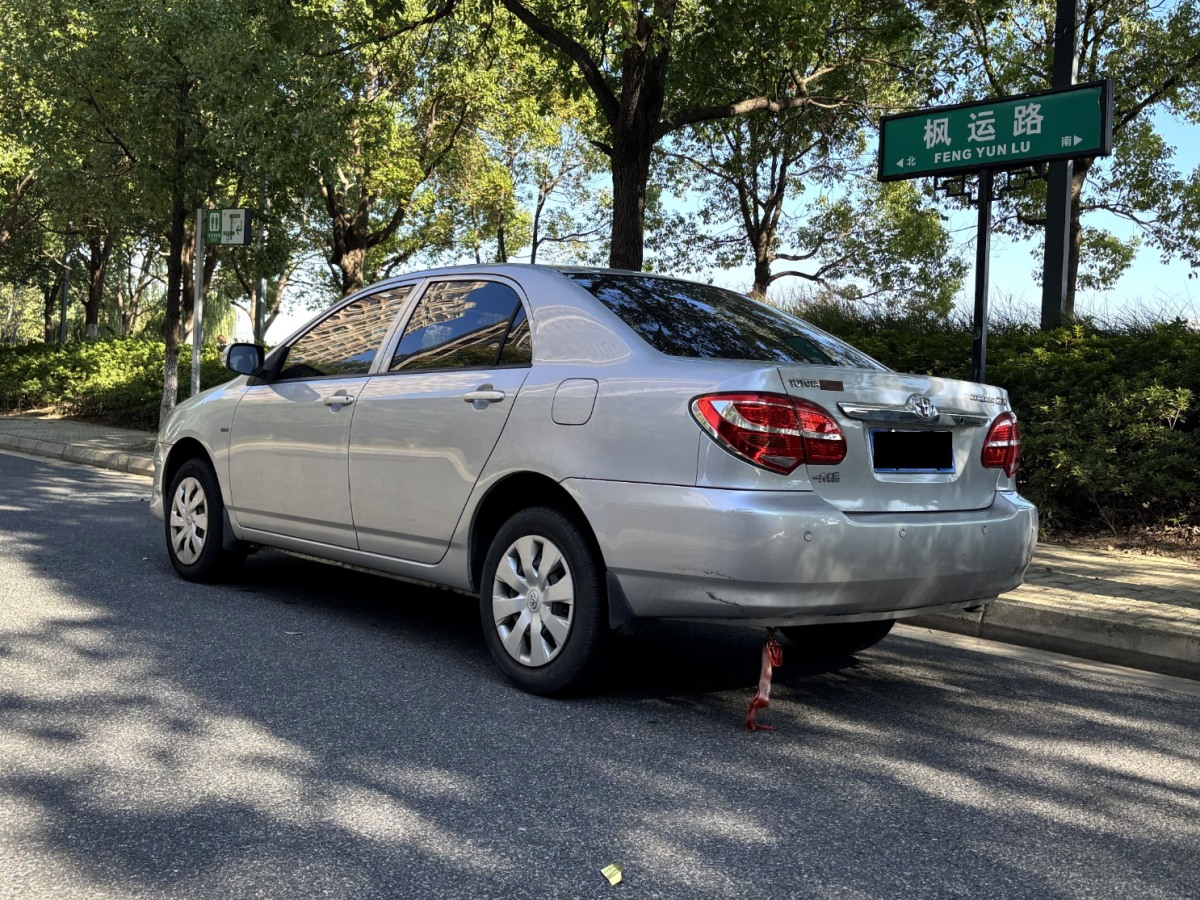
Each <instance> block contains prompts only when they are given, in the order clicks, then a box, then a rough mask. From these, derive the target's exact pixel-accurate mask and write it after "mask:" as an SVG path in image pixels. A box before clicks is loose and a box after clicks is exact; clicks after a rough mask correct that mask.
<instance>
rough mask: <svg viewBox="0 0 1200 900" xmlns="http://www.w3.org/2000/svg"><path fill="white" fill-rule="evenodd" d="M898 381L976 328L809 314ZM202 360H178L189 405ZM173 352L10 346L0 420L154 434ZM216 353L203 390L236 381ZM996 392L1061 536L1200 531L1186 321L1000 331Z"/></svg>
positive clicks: (1195, 383) (945, 360)
mask: <svg viewBox="0 0 1200 900" xmlns="http://www.w3.org/2000/svg"><path fill="white" fill-rule="evenodd" d="M799 312H800V314H801V315H803V316H804V317H805V318H807V319H809V320H810V321H812V322H814V323H815V324H817V325H820V326H821V327H823V328H826V329H828V330H829V331H832V332H833V333H835V334H838V335H840V336H841V337H843V338H845V339H846V340H848V341H850V343H852V344H854V345H856V346H858V347H860V348H861V349H863V350H865V351H866V352H867V353H870V354H871V355H872V356H874V357H876V358H877V359H879V360H880V361H882V362H884V363H886V364H887V365H889V366H891V367H892V368H894V369H897V370H899V371H904V372H917V373H922V374H937V375H941V376H945V377H951V378H969V377H970V371H971V329H970V325H969V323H967V322H964V321H958V322H954V321H946V320H943V319H927V318H903V317H882V316H876V317H870V316H858V315H854V314H850V313H847V311H846V310H845V309H838V308H829V307H817V308H809V309H804V310H799ZM190 364H191V351H190V348H187V347H185V348H183V349H182V351H181V354H180V370H181V371H180V395H179V396H180V399H182V398H183V397H185V396H186V395H187V393H188V387H187V385H188V377H189V371H190ZM162 367H163V346H162V344H161V343H156V342H153V341H145V340H138V339H125V340H117V341H104V342H97V343H80V344H69V345H66V346H57V345H45V344H32V345H26V346H21V347H0V409H3V410H6V411H12V410H20V409H36V408H42V407H55V408H57V409H58V410H60V411H62V412H64V413H67V414H71V415H78V416H82V417H85V418H88V419H91V420H93V421H98V422H103V423H107V424H113V425H123V426H126V427H129V428H145V429H149V430H154V429H155V428H156V427H157V423H158V408H159V400H160V396H161V391H162ZM229 377H231V376H230V373H229V372H228V371H227V370H226V369H224V368H222V367H221V365H220V362H219V360H218V356H217V350H216V348H215V347H205V348H204V352H203V365H202V368H201V383H202V385H203V386H204V387H209V386H211V385H214V384H219V383H221V382H223V381H226V380H228V379H229ZM987 380H988V382H989V383H991V384H995V385H998V386H1000V387H1003V388H1005V389H1006V390H1007V391H1008V392H1009V396H1010V398H1011V400H1012V404H1013V408H1014V409H1015V410H1016V413H1017V416H1018V418H1019V419H1020V421H1021V432H1022V442H1023V447H1022V453H1023V460H1024V463H1023V469H1022V471H1021V474H1020V486H1021V490H1022V492H1023V493H1024V494H1025V495H1026V496H1028V497H1029V498H1030V499H1031V500H1033V501H1034V502H1035V503H1037V504H1038V507H1039V508H1040V510H1041V515H1042V521H1043V523H1044V524H1045V525H1047V526H1049V527H1050V528H1051V529H1061V530H1080V529H1093V528H1110V529H1113V530H1122V529H1124V528H1128V527H1133V526H1139V525H1158V524H1179V523H1184V522H1196V521H1200V414H1198V409H1200V332H1197V331H1196V330H1194V329H1192V328H1189V327H1188V326H1187V325H1186V324H1185V323H1183V322H1171V323H1159V324H1153V325H1135V326H1129V327H1125V328H1123V329H1101V328H1097V327H1094V326H1089V325H1075V326H1072V327H1069V328H1060V329H1058V330H1056V331H1051V332H1042V331H1039V330H1037V329H1036V328H1034V327H1033V326H1030V325H1028V324H1020V323H1012V322H1008V323H1004V322H1001V323H999V324H998V325H997V326H996V327H995V328H994V329H993V330H992V332H991V333H990V334H989V337H988V370H987Z"/></svg>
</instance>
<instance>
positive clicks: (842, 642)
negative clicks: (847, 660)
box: [780, 619, 896, 658]
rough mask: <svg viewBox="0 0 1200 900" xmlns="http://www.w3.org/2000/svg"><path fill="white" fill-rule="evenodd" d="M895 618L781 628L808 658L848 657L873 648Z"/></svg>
mask: <svg viewBox="0 0 1200 900" xmlns="http://www.w3.org/2000/svg"><path fill="white" fill-rule="evenodd" d="M894 624H896V622H895V620H894V619H887V620H885V621H882V622H835V623H834V624H832V625H796V626H793V627H791V628H781V629H780V631H782V632H783V633H784V634H785V635H786V636H787V638H788V640H790V641H791V642H792V643H793V644H795V645H796V648H797V649H798V650H799V651H800V653H801V654H802V655H804V656H807V657H810V658H811V657H834V656H849V655H850V654H852V653H857V652H858V651H860V650H866V649H867V648H868V647H874V646H875V645H876V644H878V643H879V642H880V641H882V640H883V639H884V638H885V637H887V636H888V632H890V631H891V630H892V626H893V625H894Z"/></svg>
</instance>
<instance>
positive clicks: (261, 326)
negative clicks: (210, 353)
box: [254, 175, 271, 344]
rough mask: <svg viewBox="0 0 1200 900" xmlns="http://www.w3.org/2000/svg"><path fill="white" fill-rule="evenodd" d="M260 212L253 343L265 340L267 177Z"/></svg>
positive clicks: (268, 205)
mask: <svg viewBox="0 0 1200 900" xmlns="http://www.w3.org/2000/svg"><path fill="white" fill-rule="evenodd" d="M261 200H262V210H263V227H262V229H261V230H262V238H261V240H260V241H259V244H258V246H259V251H258V253H257V254H256V255H257V257H258V302H257V303H255V304H254V341H255V343H259V344H261V343H263V342H264V340H265V339H266V335H265V333H264V332H266V330H267V275H266V272H265V269H266V265H267V264H266V262H265V258H266V252H267V229H266V224H267V216H266V214H267V213H268V212H269V211H270V209H271V200H270V198H269V197H268V196H267V176H266V175H263V177H262V198H261Z"/></svg>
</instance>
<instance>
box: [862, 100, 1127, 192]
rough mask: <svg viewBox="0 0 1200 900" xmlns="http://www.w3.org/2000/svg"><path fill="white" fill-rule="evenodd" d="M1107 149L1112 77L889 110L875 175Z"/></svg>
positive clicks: (951, 171) (909, 174) (957, 169)
mask: <svg viewBox="0 0 1200 900" xmlns="http://www.w3.org/2000/svg"><path fill="white" fill-rule="evenodd" d="M1111 152H1112V86H1111V82H1109V81H1107V80H1105V81H1094V82H1091V83H1089V84H1079V85H1074V86H1072V87H1069V88H1060V89H1058V90H1055V91H1042V92H1040V93H1036V94H1022V95H1021V96H1019V97H1005V98H1002V99H1000V100H987V101H984V102H982V103H963V104H959V105H957V106H941V107H936V108H934V109H923V110H920V111H919V112H915V113H904V114H902V115H898V116H887V117H885V118H884V119H883V121H882V122H880V127H879V180H880V181H899V180H901V179H904V178H919V177H921V176H924V175H957V174H959V173H962V172H978V171H979V170H981V169H1009V168H1017V167H1020V166H1027V165H1029V164H1031V163H1035V162H1044V161H1046V160H1051V159H1075V158H1078V157H1082V156H1108V155H1109V154H1110V153H1111Z"/></svg>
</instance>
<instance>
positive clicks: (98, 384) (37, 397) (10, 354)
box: [0, 338, 233, 431]
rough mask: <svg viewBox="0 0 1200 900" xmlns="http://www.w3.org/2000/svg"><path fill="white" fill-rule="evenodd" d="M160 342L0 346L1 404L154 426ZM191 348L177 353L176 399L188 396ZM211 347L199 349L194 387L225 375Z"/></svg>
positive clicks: (160, 375)
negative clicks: (199, 359)
mask: <svg viewBox="0 0 1200 900" xmlns="http://www.w3.org/2000/svg"><path fill="white" fill-rule="evenodd" d="M164 353H165V347H164V345H163V344H162V342H161V341H150V340H144V339H141V338H124V339H120V340H112V341H94V342H86V343H74V344H25V345H22V346H16V347H0V410H3V411H4V412H10V413H11V412H19V411H21V410H28V409H44V408H53V409H55V410H57V411H58V412H60V413H62V414H64V415H70V416H79V417H81V418H85V419H88V420H90V421H94V422H100V423H102V424H105V425H119V426H122V427H124V428H141V429H145V430H147V431H156V430H157V429H158V410H159V406H160V405H161V403H162V381H163V365H164ZM191 365H192V348H191V347H190V346H186V345H185V346H184V347H181V348H180V353H179V399H181V400H182V399H184V398H185V397H187V396H189V395H190V394H191V390H190V384H191ZM231 377H233V376H232V373H231V372H230V371H229V370H228V369H226V368H225V367H224V366H222V365H221V361H220V358H219V354H218V351H217V348H216V347H212V346H210V347H204V348H202V350H201V363H200V385H201V387H202V388H206V387H211V386H212V385H214V384H220V383H221V382H223V381H228V380H229V379H230V378H231Z"/></svg>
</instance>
